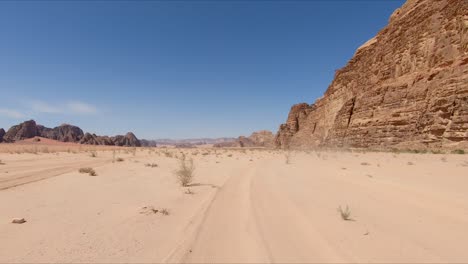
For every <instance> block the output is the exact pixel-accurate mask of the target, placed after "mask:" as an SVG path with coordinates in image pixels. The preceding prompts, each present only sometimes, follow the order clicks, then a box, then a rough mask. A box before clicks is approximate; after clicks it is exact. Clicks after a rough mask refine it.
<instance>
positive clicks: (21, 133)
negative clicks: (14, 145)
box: [3, 120, 38, 142]
mask: <svg viewBox="0 0 468 264" xmlns="http://www.w3.org/2000/svg"><path fill="white" fill-rule="evenodd" d="M37 135H38V133H37V126H36V122H35V121H34V120H29V121H25V122H23V123H21V124H19V125H16V126H12V127H11V128H10V129H8V132H6V134H5V136H3V139H4V141H5V142H15V141H17V140H22V139H26V138H33V137H35V136H37Z"/></svg>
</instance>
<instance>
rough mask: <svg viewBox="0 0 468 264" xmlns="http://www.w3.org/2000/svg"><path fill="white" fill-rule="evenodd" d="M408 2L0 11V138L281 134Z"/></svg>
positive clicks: (50, 4) (105, 4)
mask: <svg viewBox="0 0 468 264" xmlns="http://www.w3.org/2000/svg"><path fill="white" fill-rule="evenodd" d="M403 3H404V1H402V0H401V1H400V0H395V1H392V0H380V1H377V0H373V1H358V0H356V1H352V0H348V1H346V0H344V1H330V0H324V1H314V0H311V1H190V0H188V1H177V2H170V1H139V2H132V1H99V2H92V1H16V2H15V1H1V2H0V94H1V95H0V127H4V128H9V127H10V126H11V125H13V124H16V123H19V122H20V121H23V120H27V119H31V118H33V119H35V120H36V121H37V122H38V123H41V124H43V125H46V126H51V127H53V126H56V125H59V124H61V123H71V124H75V125H78V126H80V127H81V128H83V130H85V131H89V132H94V133H97V134H109V135H114V134H122V133H125V132H127V131H134V132H135V133H136V135H137V136H138V137H139V138H148V139H151V138H193V137H223V136H238V135H247V134H249V133H251V132H252V131H255V130H259V129H268V130H272V131H273V132H276V131H277V129H278V126H279V125H280V124H281V123H283V122H284V121H285V119H286V117H287V114H288V111H289V109H290V107H291V105H293V104H295V103H299V102H308V103H312V102H314V101H315V99H316V98H317V97H320V96H321V95H322V94H323V92H324V91H325V90H326V89H327V87H328V85H329V84H330V82H331V80H332V78H333V74H334V71H335V70H336V69H339V68H341V67H343V66H344V65H345V64H346V62H347V61H348V60H349V59H350V58H351V57H352V56H353V54H354V52H355V50H356V48H357V47H359V46H360V45H361V44H363V43H364V42H366V41H367V40H368V39H370V38H371V37H373V36H374V35H375V34H376V33H377V32H378V31H379V30H380V29H382V28H383V27H384V26H385V25H386V24H387V21H388V18H389V16H390V14H391V13H392V12H393V11H394V10H395V9H396V8H398V7H399V6H401V5H402V4H403Z"/></svg>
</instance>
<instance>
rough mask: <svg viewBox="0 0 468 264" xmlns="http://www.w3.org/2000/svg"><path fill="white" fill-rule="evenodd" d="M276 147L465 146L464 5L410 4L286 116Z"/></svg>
mask: <svg viewBox="0 0 468 264" xmlns="http://www.w3.org/2000/svg"><path fill="white" fill-rule="evenodd" d="M275 142H276V145H277V146H278V147H282V148H287V147H317V146H326V147H329V146H333V147H363V148H368V147H372V148H374V147H377V148H390V147H392V148H393V147H396V148H427V147H429V148H439V147H443V148H445V147H447V148H451V147H455V146H463V145H464V146H468V145H467V143H468V1H463V0H440V1H432V0H408V1H407V2H406V3H405V4H404V5H403V6H402V7H401V8H399V9H397V10H396V11H395V12H394V13H393V15H392V16H391V17H390V21H389V24H388V25H387V26H386V27H385V28H384V29H383V30H381V31H380V32H379V33H378V34H377V36H375V37H374V38H372V39H371V40H369V41H368V42H366V43H365V44H364V45H362V46H361V47H360V48H358V49H357V51H356V53H355V55H354V57H353V58H352V59H351V60H350V61H349V62H348V64H347V65H346V66H345V67H344V68H342V69H340V70H338V71H337V72H336V74H335V78H334V80H333V82H332V83H331V85H330V86H329V87H328V89H327V91H326V92H325V95H324V96H323V97H322V98H320V99H318V100H317V101H316V102H315V103H314V104H312V105H308V104H298V105H295V106H293V107H292V108H291V111H290V113H289V116H288V119H287V121H286V123H285V124H283V125H281V126H280V129H279V131H278V134H277V136H276V139H275Z"/></svg>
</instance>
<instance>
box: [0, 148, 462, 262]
mask: <svg viewBox="0 0 468 264" xmlns="http://www.w3.org/2000/svg"><path fill="white" fill-rule="evenodd" d="M166 151H168V152H169V153H170V154H165V153H164V152H166ZM180 151H183V152H185V153H187V154H188V156H189V157H193V158H194V161H195V165H196V171H195V175H196V176H195V181H194V184H193V185H192V186H190V187H189V189H190V190H191V192H193V194H186V192H187V189H188V188H182V187H180V186H179V185H178V183H177V181H176V178H175V176H174V171H175V170H176V169H177V165H178V160H177V159H176V158H174V157H170V156H173V155H180V153H179V152H180ZM195 153H197V155H194V154H195ZM116 155H117V156H118V157H121V158H123V159H124V161H122V162H113V160H114V161H115V158H114V154H113V152H112V151H98V152H97V157H91V155H90V153H89V152H80V153H68V152H60V153H38V154H31V153H24V154H9V153H0V160H1V162H2V163H3V165H0V262H2V263H5V262H8V263H11V262H23V263H24V262H28V263H32V262H34V263H36V262H68V263H77V262H94V263H95V262H99V263H106V262H107V263H109V262H112V263H116V262H119V263H124V262H138V263H143V262H152V263H155V262H157V263H161V262H196V263H205V262H218V263H219V262H223V263H226V262H229V263H233V262H236V263H238V262H257V263H258V262H261V263H265V262H282V263H285V262H288V263H292V262H320V263H324V262H329V263H349V262H386V263H394V262H401V263H408V262H412V263H414V262H418V263H423V262H432V263H434V262H438V263H440V262H464V263H466V262H468V250H467V245H468V236H467V234H468V192H467V191H466V190H467V186H468V155H455V154H437V155H435V154H394V153H350V152H309V153H305V152H297V153H293V154H292V155H291V158H290V163H289V164H286V162H285V160H286V159H285V155H284V153H283V152H279V151H267V150H253V151H250V150H247V151H239V150H217V151H216V153H215V151H214V150H208V149H203V150H197V149H186V150H179V149H170V150H160V149H159V150H156V151H153V150H148V149H145V150H142V149H138V150H137V151H136V153H135V154H133V153H132V152H131V151H130V152H129V151H127V153H126V152H124V151H117V154H116ZM146 163H157V164H158V167H154V168H151V167H147V166H145V164H146ZM81 167H92V168H94V169H95V171H96V172H97V174H98V175H97V176H94V177H93V176H89V175H87V174H80V173H79V172H78V169H79V168H81ZM339 206H342V207H343V208H345V207H346V206H348V207H349V209H350V211H351V220H350V221H344V220H343V219H342V218H341V216H340V213H339V212H338V211H337V208H338V207H339ZM152 208H153V209H155V210H158V212H157V213H153V211H152V210H151V209H152ZM162 209H166V210H167V211H168V212H169V214H168V215H164V214H162V213H161V211H162ZM13 218H25V219H26V220H27V222H26V223H24V224H13V223H11V221H12V219H13Z"/></svg>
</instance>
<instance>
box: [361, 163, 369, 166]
mask: <svg viewBox="0 0 468 264" xmlns="http://www.w3.org/2000/svg"><path fill="white" fill-rule="evenodd" d="M361 165H362V166H370V163H368V162H361Z"/></svg>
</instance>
